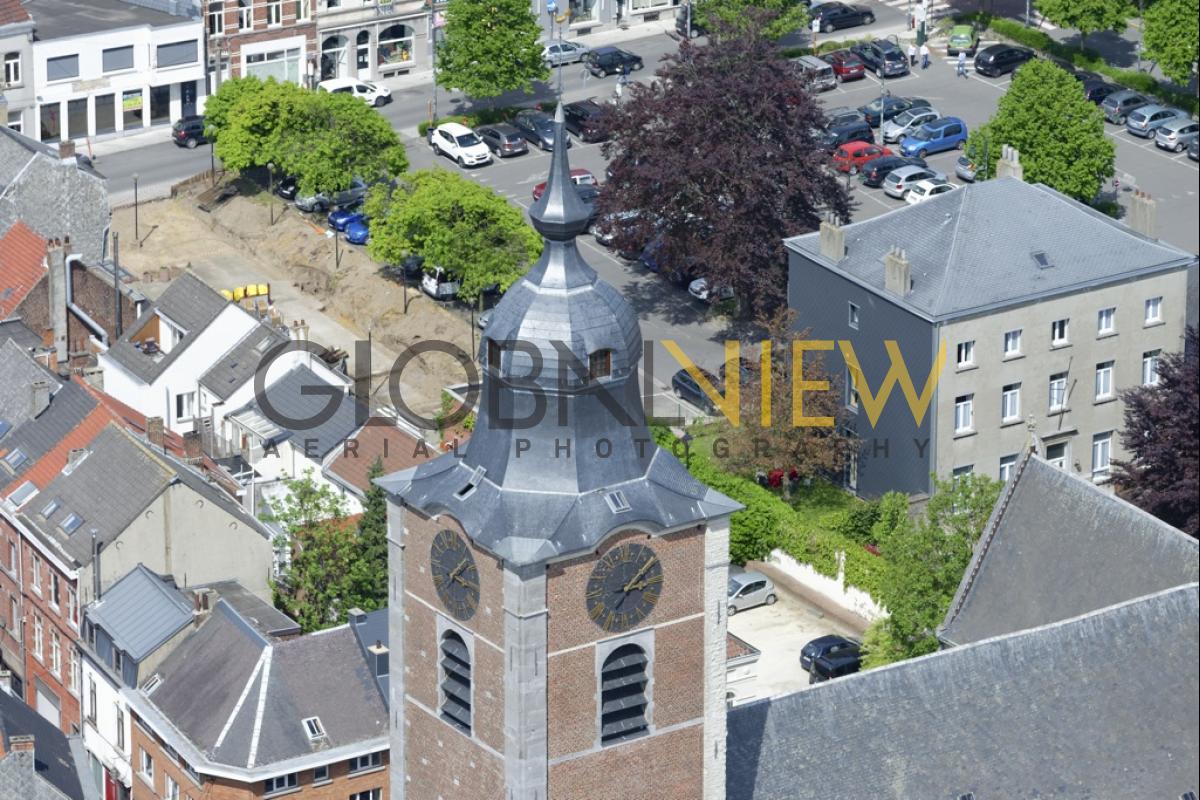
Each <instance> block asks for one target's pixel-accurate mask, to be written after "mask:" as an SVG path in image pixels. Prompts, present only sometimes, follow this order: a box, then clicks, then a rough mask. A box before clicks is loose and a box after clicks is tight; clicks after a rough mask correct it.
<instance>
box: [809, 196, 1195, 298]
mask: <svg viewBox="0 0 1200 800" xmlns="http://www.w3.org/2000/svg"><path fill="white" fill-rule="evenodd" d="M843 230H844V232H845V237H846V255H845V257H844V258H842V259H841V260H840V261H838V262H836V263H834V262H832V261H830V260H829V259H827V258H826V257H824V256H822V255H821V248H820V233H809V234H805V235H803V236H796V237H794V238H791V239H788V240H787V242H786V244H787V246H788V248H789V249H791V250H792V251H794V252H797V253H800V254H802V255H804V256H806V257H807V258H809V259H810V260H812V261H815V262H816V263H818V264H821V265H823V266H825V267H827V268H828V269H831V270H833V271H835V272H838V273H842V274H845V275H847V276H849V277H850V278H852V279H853V280H855V281H857V282H860V283H863V284H866V285H867V286H869V287H872V288H874V289H875V290H877V291H878V292H880V293H883V292H884V291H885V290H884V264H883V259H884V256H885V255H886V254H887V252H888V251H889V250H890V249H891V248H893V247H896V246H902V247H904V248H905V252H906V253H907V256H908V260H909V264H910V267H911V270H912V282H913V283H912V292H911V293H910V294H909V295H908V296H907V297H904V298H900V297H898V296H896V295H892V294H887V295H886V297H887V298H888V299H889V300H890V301H891V302H894V303H896V304H898V305H900V306H902V307H906V308H909V309H911V310H912V311H914V312H916V313H918V314H921V315H923V316H926V317H930V318H935V319H936V318H944V317H954V316H959V315H965V314H971V313H976V312H981V311H985V310H989V309H992V308H997V307H1003V306H1007V305H1015V304H1018V303H1022V302H1027V301H1030V300H1036V299H1040V298H1043V297H1049V296H1054V295H1059V294H1067V293H1071V292H1076V291H1080V290H1082V289H1085V288H1090V287H1092V286H1094V285H1098V284H1104V283H1110V282H1113V281H1116V280H1122V279H1126V278H1128V277H1131V276H1136V275H1143V274H1153V273H1156V272H1161V271H1168V270H1173V269H1179V268H1181V267H1184V266H1186V265H1188V264H1191V263H1193V262H1195V260H1196V257H1195V256H1193V255H1191V254H1189V253H1186V252H1184V251H1183V250H1180V249H1178V248H1176V247H1173V246H1171V245H1168V244H1165V243H1163V242H1160V241H1157V240H1154V239H1150V238H1148V237H1146V236H1143V235H1141V234H1139V233H1136V232H1134V231H1133V230H1131V229H1130V228H1127V227H1126V226H1125V225H1123V224H1121V223H1120V222H1117V221H1116V220H1114V219H1112V218H1110V217H1108V216H1106V215H1104V214H1102V213H1100V212H1099V211H1096V210H1094V209H1091V208H1088V207H1087V206H1085V205H1083V204H1081V203H1078V202H1076V201H1074V200H1071V199H1070V198H1068V197H1066V196H1065V195H1062V194H1059V193H1058V192H1056V191H1054V190H1053V189H1051V188H1049V187H1047V186H1044V185H1042V184H1029V183H1025V182H1024V181H1021V180H1018V179H1016V178H997V179H995V180H989V181H982V182H980V183H972V184H967V185H966V186H964V187H962V188H961V189H956V190H955V191H953V192H947V193H945V194H943V195H939V196H937V197H934V198H932V199H930V200H928V201H927V202H924V203H919V204H917V205H915V206H904V207H901V208H898V209H896V210H894V211H891V212H889V213H886V214H883V215H881V216H878V217H874V218H872V219H868V220H863V221H862V222H855V223H852V224H850V225H846V226H844V227H843ZM913 231H921V235H920V236H919V237H914V236H913V235H912V232H913ZM1043 264H1044V265H1045V266H1043Z"/></svg>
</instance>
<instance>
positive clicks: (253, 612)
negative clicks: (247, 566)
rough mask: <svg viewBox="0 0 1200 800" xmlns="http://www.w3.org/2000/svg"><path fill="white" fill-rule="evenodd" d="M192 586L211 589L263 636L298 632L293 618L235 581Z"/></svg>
mask: <svg viewBox="0 0 1200 800" xmlns="http://www.w3.org/2000/svg"><path fill="white" fill-rule="evenodd" d="M192 588H194V589H212V590H213V591H214V592H216V593H217V596H218V597H219V598H220V599H221V600H223V601H224V602H226V603H228V604H229V606H230V608H232V609H233V610H234V611H236V612H237V613H238V615H239V616H241V617H242V619H244V620H246V621H247V622H249V623H250V624H251V625H253V626H254V629H255V630H257V631H258V632H259V633H261V634H263V635H264V636H277V637H285V636H294V635H296V634H298V633H300V625H299V624H297V622H296V621H295V620H294V619H292V618H291V617H289V616H288V615H287V614H284V613H283V612H282V611H280V610H279V609H277V608H275V606H273V605H271V604H270V603H268V602H267V601H265V600H263V599H262V598H260V597H258V595H256V594H254V593H253V592H251V591H250V590H248V589H247V588H246V587H245V586H242V585H241V584H240V583H238V582H237V581H217V582H216V583H206V584H203V585H201V586H195V587H192Z"/></svg>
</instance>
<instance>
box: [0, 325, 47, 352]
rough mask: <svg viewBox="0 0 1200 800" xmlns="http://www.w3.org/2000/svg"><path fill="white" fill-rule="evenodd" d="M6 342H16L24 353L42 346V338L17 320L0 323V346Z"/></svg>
mask: <svg viewBox="0 0 1200 800" xmlns="http://www.w3.org/2000/svg"><path fill="white" fill-rule="evenodd" d="M8 341H13V342H16V344H17V345H18V346H19V347H20V348H21V349H22V350H24V351H26V352H28V351H30V350H35V349H37V348H40V347H41V346H42V337H40V336H38V335H37V334H36V333H34V332H33V331H32V330H30V329H29V326H28V325H26V324H25V323H24V322H22V321H21V320H19V319H10V320H7V321H0V346H3V345H4V343H5V342H8Z"/></svg>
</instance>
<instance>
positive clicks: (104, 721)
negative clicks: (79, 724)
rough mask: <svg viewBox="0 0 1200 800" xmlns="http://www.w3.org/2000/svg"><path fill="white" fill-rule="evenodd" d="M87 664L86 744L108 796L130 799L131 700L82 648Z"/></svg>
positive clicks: (131, 773)
mask: <svg viewBox="0 0 1200 800" xmlns="http://www.w3.org/2000/svg"><path fill="white" fill-rule="evenodd" d="M80 655H81V658H80V660H81V662H82V665H83V693H84V695H83V698H82V708H81V712H82V713H81V716H82V717H83V746H84V748H85V749H86V750H87V751H88V753H89V755H90V756H91V759H92V773H93V774H98V775H100V776H102V777H101V778H100V786H101V789H102V790H103V792H104V795H103V796H104V797H105V798H114V799H115V800H128V798H129V792H130V787H131V786H132V784H133V770H132V769H131V768H130V755H129V741H130V730H129V726H130V724H131V723H130V717H129V704H128V703H126V702H125V698H124V697H122V696H121V688H120V686H119V685H118V684H117V681H116V680H115V679H114V678H113V677H112V676H111V675H110V674H109V673H108V672H107V671H106V670H105V669H104V668H103V667H101V666H100V665H99V664H98V663H97V662H96V661H95V660H94V657H93V656H92V655H91V654H90V653H89V652H88V650H87V648H80Z"/></svg>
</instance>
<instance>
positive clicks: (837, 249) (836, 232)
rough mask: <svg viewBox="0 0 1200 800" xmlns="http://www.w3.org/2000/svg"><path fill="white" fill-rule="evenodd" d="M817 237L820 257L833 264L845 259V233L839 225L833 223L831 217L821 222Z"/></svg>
mask: <svg viewBox="0 0 1200 800" xmlns="http://www.w3.org/2000/svg"><path fill="white" fill-rule="evenodd" d="M818 237H819V240H820V243H821V255H823V256H825V257H826V258H828V259H829V260H830V261H834V262H837V261H841V260H842V259H843V258H845V257H846V232H845V231H843V230H842V226H841V225H838V224H837V223H836V222H834V220H833V216H832V215H830V217H829V218H828V219H825V220H823V221H822V222H821V228H820V233H819V234H818Z"/></svg>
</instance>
